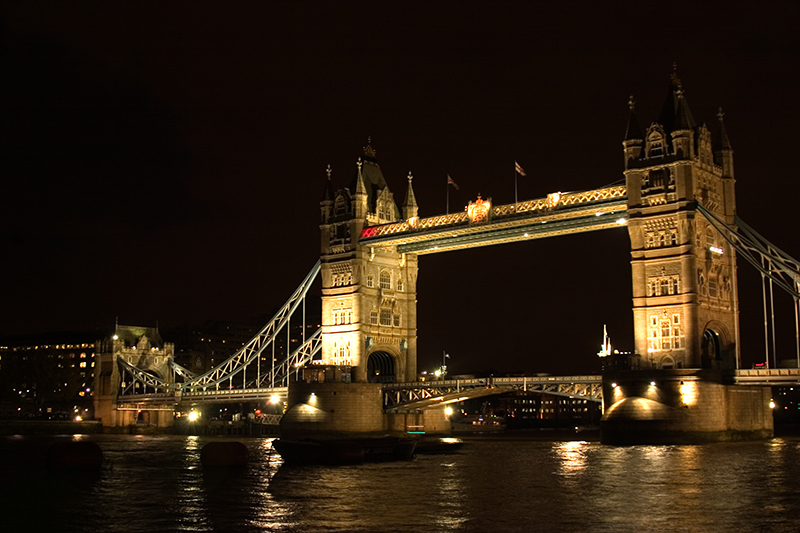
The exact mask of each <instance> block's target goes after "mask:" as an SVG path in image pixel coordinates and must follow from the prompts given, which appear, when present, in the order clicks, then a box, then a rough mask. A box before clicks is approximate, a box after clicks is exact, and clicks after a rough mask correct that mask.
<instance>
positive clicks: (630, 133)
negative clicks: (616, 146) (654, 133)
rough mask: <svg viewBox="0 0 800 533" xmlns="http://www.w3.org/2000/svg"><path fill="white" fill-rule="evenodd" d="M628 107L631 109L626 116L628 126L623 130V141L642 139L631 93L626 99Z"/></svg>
mask: <svg viewBox="0 0 800 533" xmlns="http://www.w3.org/2000/svg"><path fill="white" fill-rule="evenodd" d="M628 107H629V108H630V110H631V113H630V116H629V117H628V128H627V129H626V130H625V138H624V139H623V140H625V141H643V140H644V135H642V130H641V129H640V128H639V121H638V120H636V113H634V109H635V108H636V101H635V100H634V99H633V95H631V97H630V98H629V99H628Z"/></svg>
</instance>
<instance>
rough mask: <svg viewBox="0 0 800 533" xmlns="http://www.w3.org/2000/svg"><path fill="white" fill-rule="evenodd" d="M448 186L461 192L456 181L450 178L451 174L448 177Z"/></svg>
mask: <svg viewBox="0 0 800 533" xmlns="http://www.w3.org/2000/svg"><path fill="white" fill-rule="evenodd" d="M447 184H448V185H452V186H453V187H455V188H456V190H457V191H458V190H460V189H459V188H458V184H457V183H456V182H455V181H453V178H451V177H450V174H448V175H447Z"/></svg>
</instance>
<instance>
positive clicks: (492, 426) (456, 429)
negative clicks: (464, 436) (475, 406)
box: [451, 415, 506, 434]
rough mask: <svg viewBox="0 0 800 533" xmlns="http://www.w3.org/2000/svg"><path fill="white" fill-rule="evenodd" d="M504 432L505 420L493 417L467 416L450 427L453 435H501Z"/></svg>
mask: <svg viewBox="0 0 800 533" xmlns="http://www.w3.org/2000/svg"><path fill="white" fill-rule="evenodd" d="M505 430H506V420H505V419H504V418H501V417H499V416H493V415H467V416H465V417H464V418H462V419H461V420H458V421H455V422H453V423H452V425H451V431H452V432H453V434H459V433H502V432H503V431H505Z"/></svg>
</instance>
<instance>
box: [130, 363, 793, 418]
mask: <svg viewBox="0 0 800 533" xmlns="http://www.w3.org/2000/svg"><path fill="white" fill-rule="evenodd" d="M733 381H734V383H735V384H737V385H752V386H791V385H800V369H797V368H776V369H743V370H736V371H735V373H734V376H733ZM512 390H522V391H534V392H542V393H546V394H552V395H555V396H564V397H569V398H583V399H586V400H590V401H593V402H600V401H602V399H603V390H602V376H599V375H583V376H530V377H490V378H479V379H461V380H458V379H452V380H438V381H437V380H434V381H417V382H409V383H385V384H384V385H383V395H384V407H385V409H386V411H387V412H393V413H399V412H404V411H412V410H419V409H431V408H434V407H436V406H441V405H447V404H451V403H458V402H462V401H464V400H469V399H472V398H480V397H483V396H491V395H494V394H502V393H504V392H508V391H512ZM275 395H277V396H278V398H280V400H281V401H284V400H286V398H287V395H288V388H287V387H262V388H252V389H219V390H207V391H192V392H185V393H177V394H176V393H174V392H166V393H152V394H136V395H127V396H119V399H118V404H117V409H119V410H123V411H124V410H140V409H149V410H173V409H174V406H175V405H177V404H178V403H180V402H190V403H192V404H200V403H223V402H247V401H262V400H269V399H270V398H272V397H273V396H275Z"/></svg>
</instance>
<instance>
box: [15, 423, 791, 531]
mask: <svg viewBox="0 0 800 533" xmlns="http://www.w3.org/2000/svg"><path fill="white" fill-rule="evenodd" d="M69 438H76V437H0V457H2V459H0V466H1V467H2V470H0V475H1V476H2V479H1V483H0V485H1V486H2V488H0V491H2V492H1V493H0V495H1V496H2V498H0V501H1V502H2V508H3V515H2V521H0V525H1V526H0V527H1V528H2V530H3V531H15V532H16V531H53V532H61V531H87V532H88V531H91V532H95V531H97V532H116V531H119V532H121V531H131V532H156V531H237V532H246V531H287V532H308V531H337V532H351V531H353V532H356V531H369V532H372V531H375V532H384V531H385V532H390V531H397V532H421V531H425V532H429V531H443V532H449V531H469V532H486V531H498V532H521V531H550V532H554V531H615V532H616V531H623V532H643V531H675V532H681V531H686V532H706V531H735V532H736V533H741V532H749V531H753V532H756V531H758V532H762V531H776V532H778V531H779V532H796V531H800V440H798V439H773V440H771V441H766V442H754V443H733V444H713V445H702V446H637V447H624V448H621V447H611V446H604V445H601V444H599V443H586V442H540V441H528V440H522V439H513V440H512V439H509V440H475V441H467V443H466V445H465V446H464V447H463V448H462V450H461V451H460V452H459V453H457V454H453V455H439V456H436V455H432V456H418V457H417V458H416V459H415V460H414V461H412V462H407V463H383V464H366V465H358V466H345V467H294V468H287V467H283V466H280V465H279V463H280V461H279V459H277V458H275V457H272V458H270V455H269V442H270V440H269V439H241V440H242V441H243V442H245V443H246V444H247V446H248V447H249V448H250V452H251V462H250V464H249V466H247V467H246V468H243V469H238V470H213V471H208V470H206V471H204V470H203V468H202V467H201V466H200V460H199V455H200V450H201V448H202V446H203V444H204V443H206V442H209V441H210V440H212V439H210V438H209V439H206V438H202V437H182V436H181V437H179V436H155V437H154V436H91V437H82V438H91V439H92V440H94V441H95V442H97V443H98V444H99V445H100V446H101V447H102V449H103V452H104V454H105V459H106V466H105V467H104V468H103V470H102V471H101V472H100V473H99V474H96V475H76V474H74V473H73V474H63V473H50V472H48V471H47V470H46V468H45V466H44V456H45V453H46V450H47V448H48V447H49V446H50V445H51V444H52V443H53V442H54V441H56V440H57V439H69Z"/></svg>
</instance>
